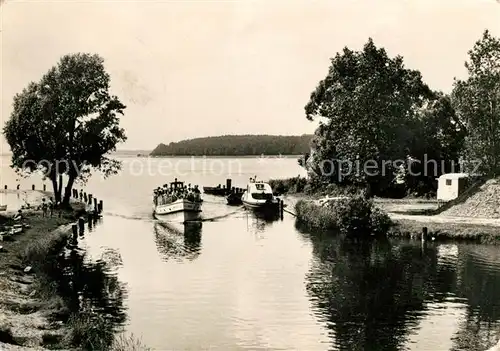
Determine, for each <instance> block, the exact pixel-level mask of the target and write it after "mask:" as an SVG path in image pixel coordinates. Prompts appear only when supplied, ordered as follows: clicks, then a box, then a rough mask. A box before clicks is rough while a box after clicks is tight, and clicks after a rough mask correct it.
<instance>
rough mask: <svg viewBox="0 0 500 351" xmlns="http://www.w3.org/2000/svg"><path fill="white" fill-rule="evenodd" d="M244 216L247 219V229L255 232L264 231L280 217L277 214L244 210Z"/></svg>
mask: <svg viewBox="0 0 500 351" xmlns="http://www.w3.org/2000/svg"><path fill="white" fill-rule="evenodd" d="M244 216H245V218H246V221H247V230H249V229H252V231H253V232H255V233H262V232H265V231H266V230H267V229H268V228H269V227H271V226H272V224H273V222H275V221H277V220H279V219H280V216H279V214H276V213H269V212H259V211H252V210H245V212H244Z"/></svg>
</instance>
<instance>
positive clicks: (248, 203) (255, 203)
mask: <svg viewBox="0 0 500 351" xmlns="http://www.w3.org/2000/svg"><path fill="white" fill-rule="evenodd" d="M241 202H243V206H245V208H247V209H252V210H277V209H278V208H279V201H278V200H277V199H275V198H273V200H271V201H267V200H256V199H253V198H251V197H250V196H248V194H247V192H246V191H245V192H244V193H243V195H242V197H241Z"/></svg>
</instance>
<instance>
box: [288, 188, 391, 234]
mask: <svg viewBox="0 0 500 351" xmlns="http://www.w3.org/2000/svg"><path fill="white" fill-rule="evenodd" d="M295 213H296V216H297V220H298V221H299V222H300V223H301V225H302V226H304V227H307V228H309V229H313V230H322V231H330V230H333V231H337V232H339V233H341V234H345V235H347V236H351V237H359V238H361V237H366V236H380V235H385V234H386V233H387V232H388V231H389V229H390V228H391V226H392V225H393V222H392V221H391V220H390V218H389V216H388V215H387V214H386V213H384V212H383V211H382V210H380V209H379V208H377V207H376V206H375V205H374V203H373V201H371V200H368V199H365V198H364V197H362V196H354V197H351V198H345V199H339V200H337V201H332V202H329V203H325V204H323V205H317V204H315V203H313V202H310V201H304V200H299V201H298V202H297V203H296V205H295Z"/></svg>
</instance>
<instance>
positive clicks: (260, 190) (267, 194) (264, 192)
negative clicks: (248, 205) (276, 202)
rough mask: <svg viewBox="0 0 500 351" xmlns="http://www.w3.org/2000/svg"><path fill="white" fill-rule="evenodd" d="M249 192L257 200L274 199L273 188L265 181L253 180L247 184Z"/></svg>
mask: <svg viewBox="0 0 500 351" xmlns="http://www.w3.org/2000/svg"><path fill="white" fill-rule="evenodd" d="M247 193H248V194H250V195H251V196H252V198H254V199H255V200H272V199H273V189H272V188H271V186H270V185H269V184H267V183H264V182H253V183H250V184H248V185H247Z"/></svg>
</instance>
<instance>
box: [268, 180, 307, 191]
mask: <svg viewBox="0 0 500 351" xmlns="http://www.w3.org/2000/svg"><path fill="white" fill-rule="evenodd" d="M269 185H270V186H271V188H272V189H273V191H274V192H275V193H278V194H286V193H289V194H294V193H301V192H303V191H304V190H305V187H306V185H307V179H306V178H303V177H300V176H299V177H293V178H286V179H271V180H269Z"/></svg>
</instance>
